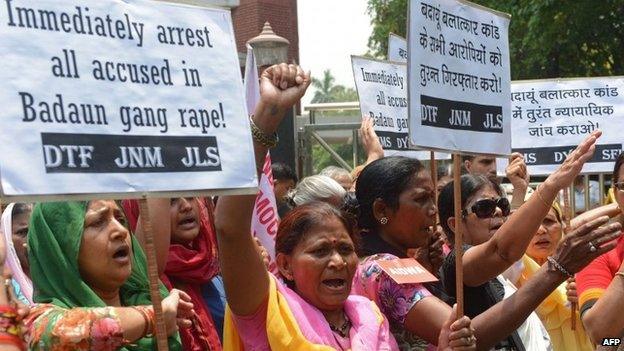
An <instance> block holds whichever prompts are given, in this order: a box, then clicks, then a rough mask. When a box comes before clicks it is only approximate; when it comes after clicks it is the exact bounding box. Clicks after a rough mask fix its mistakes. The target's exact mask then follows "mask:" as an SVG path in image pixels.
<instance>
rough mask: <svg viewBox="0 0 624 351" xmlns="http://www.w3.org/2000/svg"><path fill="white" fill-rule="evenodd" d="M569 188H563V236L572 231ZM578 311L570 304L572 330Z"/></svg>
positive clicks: (572, 214)
mask: <svg viewBox="0 0 624 351" xmlns="http://www.w3.org/2000/svg"><path fill="white" fill-rule="evenodd" d="M570 195H571V193H570V188H569V187H565V188H563V213H564V218H565V219H564V221H565V230H564V235H567V234H568V232H569V231H570V230H571V229H572V228H571V227H570V220H571V219H572V217H574V209H572V208H570ZM572 196H574V193H572ZM577 309H578V306H577V304H576V303H572V305H571V306H570V314H571V315H570V317H571V318H572V319H571V321H570V324H571V327H572V330H576V311H577Z"/></svg>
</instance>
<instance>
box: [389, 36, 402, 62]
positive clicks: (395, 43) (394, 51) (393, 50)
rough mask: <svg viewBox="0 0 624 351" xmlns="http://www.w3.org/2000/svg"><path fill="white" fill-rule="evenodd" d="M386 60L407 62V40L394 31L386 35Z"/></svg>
mask: <svg viewBox="0 0 624 351" xmlns="http://www.w3.org/2000/svg"><path fill="white" fill-rule="evenodd" d="M388 60H389V61H394V62H407V40H405V38H403V37H400V36H398V35H396V34H394V33H390V35H389V37H388Z"/></svg>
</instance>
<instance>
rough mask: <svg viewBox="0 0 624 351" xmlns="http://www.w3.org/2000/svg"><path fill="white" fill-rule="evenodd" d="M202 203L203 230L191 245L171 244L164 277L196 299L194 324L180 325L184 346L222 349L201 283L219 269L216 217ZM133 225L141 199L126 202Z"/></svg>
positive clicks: (194, 349) (196, 349)
mask: <svg viewBox="0 0 624 351" xmlns="http://www.w3.org/2000/svg"><path fill="white" fill-rule="evenodd" d="M195 201H197V203H198V207H199V224H200V230H199V234H198V235H197V237H196V238H195V239H194V240H193V242H192V244H191V245H190V247H192V248H189V247H187V246H183V245H179V244H171V245H170V246H169V256H168V257H167V265H166V267H165V272H164V274H163V275H162V276H161V277H160V279H161V280H162V282H163V283H164V284H165V285H166V286H167V288H168V289H169V290H171V289H173V288H174V287H175V288H176V289H180V290H182V291H184V292H186V293H187V294H188V295H189V296H190V297H191V301H192V302H193V306H194V309H195V313H196V317H195V319H194V320H193V326H192V327H191V328H187V329H180V337H181V339H182V345H183V346H184V350H188V351H205V350H221V342H220V340H219V335H218V334H217V331H216V329H215V325H214V322H213V320H212V317H211V315H210V311H209V310H208V307H207V306H206V304H205V303H204V299H203V297H202V294H201V287H202V285H204V284H207V283H209V282H210V281H211V280H212V278H214V276H216V275H217V274H218V273H219V258H218V250H217V239H216V235H215V229H214V221H213V220H212V208H210V209H207V208H206V205H205V204H204V203H203V201H200V200H199V199H195ZM123 207H124V210H125V211H126V216H127V217H128V221H129V222H130V227H131V228H132V229H133V230H134V228H136V223H137V219H138V213H139V211H138V207H139V206H138V202H137V201H136V200H125V201H124V202H123Z"/></svg>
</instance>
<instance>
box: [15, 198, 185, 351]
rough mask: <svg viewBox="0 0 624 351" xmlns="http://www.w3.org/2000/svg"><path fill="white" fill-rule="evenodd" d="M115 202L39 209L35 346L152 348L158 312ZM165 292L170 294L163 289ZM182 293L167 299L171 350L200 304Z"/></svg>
mask: <svg viewBox="0 0 624 351" xmlns="http://www.w3.org/2000/svg"><path fill="white" fill-rule="evenodd" d="M124 224H125V220H124V216H123V213H122V211H121V210H120V209H119V207H118V206H117V204H116V203H115V202H114V201H105V200H93V201H89V202H63V203H61V202H58V203H43V204H37V205H36V206H35V208H34V209H33V213H32V216H31V226H30V229H29V235H28V245H29V261H30V273H31V278H32V281H33V284H34V286H35V287H36V289H35V294H34V300H35V302H36V303H37V304H36V305H35V306H34V307H32V309H31V313H30V315H29V316H28V318H27V320H26V326H27V328H28V329H29V330H28V331H29V333H28V336H29V337H28V340H27V341H28V344H29V347H30V348H32V349H45V350H112V349H115V350H153V349H154V348H155V347H156V346H155V344H156V340H155V339H154V338H153V337H152V336H153V334H154V329H155V328H154V324H155V320H154V311H153V309H152V306H151V302H150V293H149V282H148V278H147V272H146V270H147V268H146V262H145V256H144V254H143V251H142V250H141V247H140V246H139V244H138V243H137V241H136V240H135V239H134V237H133V236H131V235H130V233H129V232H128V229H126V227H125V225H124ZM161 294H162V295H163V296H166V295H167V290H166V289H165V288H164V286H163V287H161ZM189 301H190V298H189V296H188V295H186V294H185V293H182V292H180V291H177V290H173V291H171V293H170V295H169V296H167V297H166V298H165V299H164V300H163V301H162V309H163V314H164V318H165V324H166V328H167V333H168V335H169V347H170V349H173V350H179V349H181V347H180V341H179V337H178V333H177V330H178V327H179V326H180V327H188V326H190V324H191V321H190V319H189V318H191V316H192V315H193V305H192V304H191V303H190V302H189Z"/></svg>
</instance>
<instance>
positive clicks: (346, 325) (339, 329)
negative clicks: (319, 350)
mask: <svg viewBox="0 0 624 351" xmlns="http://www.w3.org/2000/svg"><path fill="white" fill-rule="evenodd" d="M344 318H345V321H344V323H342V325H341V326H340V327H336V326H334V325H333V324H331V323H329V328H330V329H331V330H332V331H333V332H334V333H336V334H338V335H340V336H341V337H343V338H346V337H347V335H348V333H347V332H348V331H349V328H350V327H351V321H350V320H349V317H347V315H346V314H345V315H344Z"/></svg>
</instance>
